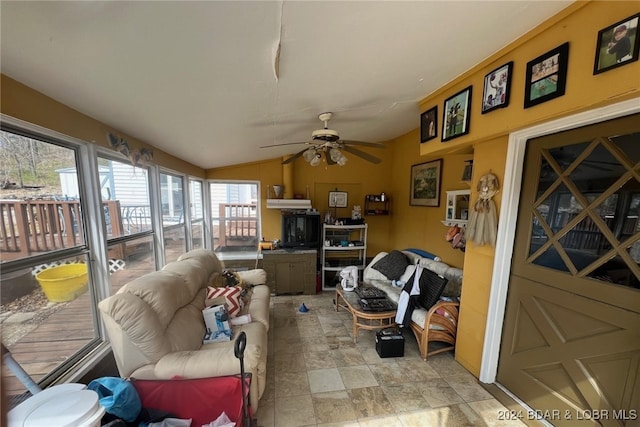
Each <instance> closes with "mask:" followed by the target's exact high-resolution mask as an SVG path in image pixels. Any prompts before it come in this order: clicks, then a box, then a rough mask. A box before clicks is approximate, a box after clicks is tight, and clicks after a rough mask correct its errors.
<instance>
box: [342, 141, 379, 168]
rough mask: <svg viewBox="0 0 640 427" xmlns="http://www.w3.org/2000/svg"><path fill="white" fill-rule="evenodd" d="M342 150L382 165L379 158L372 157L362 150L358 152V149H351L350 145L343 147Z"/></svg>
mask: <svg viewBox="0 0 640 427" xmlns="http://www.w3.org/2000/svg"><path fill="white" fill-rule="evenodd" d="M341 149H342V150H344V151H346V152H348V153H351V154H355V155H356V156H358V157H362V158H363V159H365V160H367V161H370V162H371V163H376V164H378V163H380V162H381V161H382V160H380V159H379V158H377V157H375V156H372V155H371V154H369V153H365V152H364V151H362V150H358V149H357V148H353V147H350V146H348V145H345V146H343V147H342V148H341Z"/></svg>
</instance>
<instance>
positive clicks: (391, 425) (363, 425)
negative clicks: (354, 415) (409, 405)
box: [358, 415, 403, 427]
mask: <svg viewBox="0 0 640 427" xmlns="http://www.w3.org/2000/svg"><path fill="white" fill-rule="evenodd" d="M358 421H359V422H360V427H403V424H402V421H400V418H398V416H397V415H382V416H379V417H371V418H359V419H358Z"/></svg>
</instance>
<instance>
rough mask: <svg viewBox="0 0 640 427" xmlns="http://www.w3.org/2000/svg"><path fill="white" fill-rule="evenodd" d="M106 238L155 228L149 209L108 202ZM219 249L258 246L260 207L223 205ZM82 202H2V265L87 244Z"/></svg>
mask: <svg viewBox="0 0 640 427" xmlns="http://www.w3.org/2000/svg"><path fill="white" fill-rule="evenodd" d="M103 207H104V214H105V218H106V220H107V237H108V238H109V237H119V236H124V235H128V234H131V233H135V232H138V231H141V230H143V229H145V228H150V227H151V212H150V208H149V206H133V207H132V206H120V202H119V201H118V200H108V201H104V202H103ZM219 215H220V216H219V219H220V222H219V229H218V232H219V241H218V244H219V246H238V245H255V246H256V247H257V245H258V240H259V238H258V237H259V236H258V221H257V206H256V205H255V204H245V203H226V204H224V203H223V204H220V209H219ZM78 218H80V202H79V201H77V200H72V201H68V200H2V201H0V219H1V221H0V260H1V261H3V262H5V261H10V260H14V259H20V258H26V257H29V256H33V255H36V254H39V253H44V252H50V251H54V250H59V249H64V248H70V247H74V246H78V245H82V244H83V243H84V240H83V239H84V233H83V230H82V226H83V224H82V221H78ZM109 257H110V258H124V257H126V247H125V246H124V245H117V246H116V247H110V249H109Z"/></svg>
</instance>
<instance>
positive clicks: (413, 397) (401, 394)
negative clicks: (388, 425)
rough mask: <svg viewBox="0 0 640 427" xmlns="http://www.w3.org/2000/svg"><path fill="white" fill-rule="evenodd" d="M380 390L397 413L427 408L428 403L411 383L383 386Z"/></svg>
mask: <svg viewBox="0 0 640 427" xmlns="http://www.w3.org/2000/svg"><path fill="white" fill-rule="evenodd" d="M382 390H383V391H384V394H385V396H387V399H389V402H391V404H392V405H393V408H394V409H395V411H396V412H397V413H401V412H411V411H417V410H422V409H426V408H429V403H427V400H426V399H425V398H424V396H423V395H422V393H420V390H419V389H418V387H416V385H415V384H413V383H407V384H399V385H385V386H382Z"/></svg>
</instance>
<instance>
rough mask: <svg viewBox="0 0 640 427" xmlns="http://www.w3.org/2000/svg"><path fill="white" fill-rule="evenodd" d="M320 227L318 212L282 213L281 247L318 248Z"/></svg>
mask: <svg viewBox="0 0 640 427" xmlns="http://www.w3.org/2000/svg"><path fill="white" fill-rule="evenodd" d="M320 226H321V222H320V214H319V213H318V212H313V211H305V212H282V247H284V248H301V249H315V248H319V247H320V239H321V236H320V233H321V228H320Z"/></svg>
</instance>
